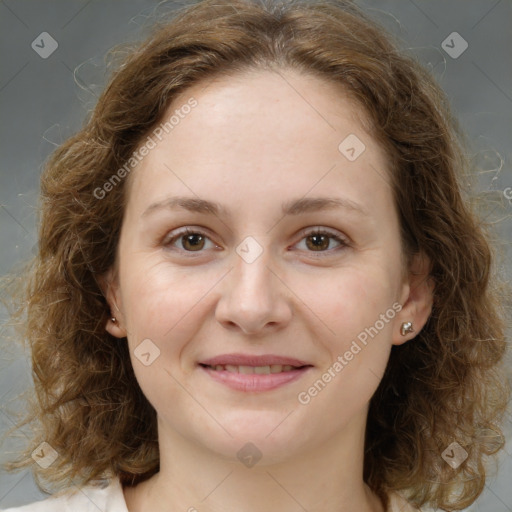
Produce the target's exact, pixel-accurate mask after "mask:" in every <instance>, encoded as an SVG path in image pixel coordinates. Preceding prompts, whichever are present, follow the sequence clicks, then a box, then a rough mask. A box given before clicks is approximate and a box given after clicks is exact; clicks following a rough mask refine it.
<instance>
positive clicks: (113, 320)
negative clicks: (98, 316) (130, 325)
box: [110, 316, 117, 324]
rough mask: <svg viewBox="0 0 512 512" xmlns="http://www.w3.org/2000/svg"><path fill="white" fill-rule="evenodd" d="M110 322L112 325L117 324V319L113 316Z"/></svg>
mask: <svg viewBox="0 0 512 512" xmlns="http://www.w3.org/2000/svg"><path fill="white" fill-rule="evenodd" d="M110 320H112V323H114V324H115V323H116V322H117V319H116V317H115V316H113V317H112V318H111V319H110Z"/></svg>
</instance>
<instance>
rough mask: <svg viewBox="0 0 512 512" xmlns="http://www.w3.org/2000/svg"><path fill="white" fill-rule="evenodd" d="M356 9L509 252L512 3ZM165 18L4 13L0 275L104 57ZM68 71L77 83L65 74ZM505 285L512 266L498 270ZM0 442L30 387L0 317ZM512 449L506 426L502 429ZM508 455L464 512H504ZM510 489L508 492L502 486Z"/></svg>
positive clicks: (21, 485) (30, 485)
mask: <svg viewBox="0 0 512 512" xmlns="http://www.w3.org/2000/svg"><path fill="white" fill-rule="evenodd" d="M358 4H360V5H362V6H364V7H368V9H369V12H371V14H372V15H373V16H374V17H375V18H376V19H377V20H379V21H380V22H381V23H382V24H384V25H385V26H386V27H387V28H388V29H389V30H391V31H392V32H393V33H395V34H396V35H397V36H399V37H400V38H401V39H402V41H403V43H404V48H407V49H408V50H409V51H410V52H412V53H414V54H415V55H417V56H418V58H419V59H420V60H421V61H422V62H423V63H424V64H425V65H426V66H428V67H430V68H431V69H433V72H434V74H435V75H436V77H437V78H438V80H439V82H440V83H441V85H442V86H443V88H444V89H445V91H446V92H447V93H448V95H449V97H450V100H451V102H452V106H453V108H454V111H455V113H456V114H457V115H458V117H459V119H460V120H461V123H462V126H463V127H464V128H465V130H466V132H467V134H468V136H469V137H470V139H471V141H472V144H473V148H472V157H473V158H474V162H475V163H476V164H477V165H479V166H480V167H481V168H482V171H481V172H480V173H479V174H478V176H477V182H478V187H479V191H480V192H481V193H482V194H483V195H485V196H487V197H490V198H492V199H493V200H494V206H492V208H490V209H489V210H488V213H487V215H488V216H489V219H496V220H497V221H499V222H498V223H497V232H498V234H499V236H500V237H501V244H500V247H502V248H503V250H504V251H508V253H506V254H508V256H507V259H508V261H510V260H511V258H510V248H509V245H510V240H512V222H511V219H510V216H511V213H512V201H509V200H507V198H506V197H505V194H504V190H505V189H506V188H507V187H512V172H511V166H510V162H511V148H512V145H511V137H510V136H511V126H512V65H511V64H512V62H511V54H510V49H511V48H512V33H511V28H510V27H511V26H512V2H511V1H510V0H435V1H434V0H433V1H427V0H414V1H413V0H385V1H378V0H371V1H370V0H362V1H359V2H358ZM165 9H168V7H164V8H162V7H161V6H158V2H156V1H150V0H130V1H124V2H121V1H114V0H102V1H99V0H98V1H92V0H89V1H83V0H82V1H76V0H71V1H70V0H58V1H57V0H54V1H48V0H47V1H45V2H42V1H36V0H16V1H15V0H7V1H5V0H4V1H0V40H1V42H0V52H1V60H0V62H1V63H2V66H1V71H0V108H1V120H2V122H1V123H0V148H1V166H0V275H3V274H5V273H7V272H9V271H10V270H12V269H13V265H15V264H17V263H18V262H19V261H21V260H23V259H25V258H26V257H27V256H29V255H30V253H31V251H32V250H33V248H34V244H35V243H36V231H35V226H36V210H35V207H36V205H37V195H38V186H39V175H40V172H41V166H42V163H43V161H44V160H45V158H46V157H47V156H48V155H49V153H50V152H51V151H52V150H53V149H54V148H55V146H56V145H58V144H60V143H61V142H62V141H64V140H65V139H66V138H67V137H69V136H70V135H72V134H73V133H74V132H76V131H77V130H78V129H79V128H80V127H81V124H82V121H83V118H84V116H85V114H86V112H87V111H88V110H90V109H91V108H92V107H93V106H94V102H95V100H96V97H97V96H98V93H99V91H100V90H101V88H102V85H103V84H104V81H105V76H104V64H103V62H104V60H103V59H104V55H105V53H106V52H107V50H109V49H110V48H111V47H112V46H114V45H115V44H118V43H121V42H124V41H130V40H138V39H140V38H142V37H143V36H144V35H145V34H146V32H147V27H148V25H149V24H150V21H151V20H150V19H149V20H148V16H151V15H154V14H155V13H156V14H158V12H163V11H164V10H165ZM454 31H455V32H458V33H459V34H460V35H461V36H462V37H463V38H464V39H465V40H466V41H467V43H468V45H469V46H468V49H467V50H466V51H465V52H464V53H462V54H461V55H460V56H459V57H458V58H452V57H451V56H449V55H448V54H447V53H446V52H445V51H444V50H443V49H442V47H441V44H442V42H443V41H444V40H445V39H446V38H447V36H448V35H449V34H451V33H452V32H454ZM42 32H48V33H50V34H51V35H52V37H53V38H54V39H55V40H56V41H57V42H58V48H57V50H56V51H55V52H54V53H53V54H52V55H50V56H49V57H48V58H47V59H43V58H41V57H40V56H39V55H38V54H37V53H36V52H35V51H34V50H33V49H32V47H31V43H32V42H33V41H34V40H36V38H37V37H38V36H39V34H41V33H42ZM73 71H75V75H74V73H73ZM500 270H501V272H502V276H503V278H504V279H507V280H510V276H511V275H512V269H511V267H510V264H506V265H500ZM0 315H1V316H0V319H1V320H2V323H1V325H0V329H1V330H0V340H2V350H1V351H0V372H1V373H0V404H1V408H0V432H4V431H5V430H6V429H7V428H9V427H11V426H12V424H13V418H12V416H11V415H10V414H9V412H8V411H7V410H6V406H7V405H8V406H9V407H10V408H12V407H14V408H16V404H17V401H16V397H17V395H18V393H19V392H21V391H24V390H25V389H27V387H28V386H29V385H30V382H31V377H30V363H29V361H28V354H24V353H23V351H22V349H21V348H19V347H17V346H15V345H12V344H10V343H7V341H6V340H7V336H6V335H7V334H9V333H10V330H9V329H8V328H7V327H5V326H4V325H3V324H4V323H5V320H6V314H5V311H3V310H1V311H0ZM505 428H506V431H507V437H508V439H511V438H512V416H511V415H510V414H509V415H508V416H507V423H506V425H505ZM23 435H24V433H23V432H21V433H19V435H18V437H11V438H8V439H7V440H5V441H4V443H3V444H2V445H0V453H1V454H2V459H1V460H4V457H5V454H6V453H8V452H9V450H12V449H13V448H15V447H16V446H18V445H19V442H21V441H22V440H23ZM511 475H512V447H511V442H510V441H509V443H508V444H507V446H506V448H505V450H504V451H502V452H501V456H500V458H499V461H498V466H497V468H494V467H493V468H491V475H490V478H489V480H488V481H487V485H486V489H485V492H484V493H483V495H482V496H481V497H480V498H479V499H478V500H477V502H476V503H475V504H474V505H473V506H472V507H470V508H469V509H467V510H471V511H480V510H481V511H485V512H505V511H512V486H511V485H510V483H511V482H510V480H511V479H510V476H511ZM507 484H508V485H507ZM43 497H45V495H43V494H42V493H40V492H39V491H38V489H37V488H36V486H35V484H34V482H33V480H32V476H31V473H30V472H29V471H27V472H24V473H23V472H22V473H15V474H5V473H1V472H0V507H1V508H6V507H9V506H17V505H21V504H25V503H28V502H31V501H35V500H39V499H42V498H43Z"/></svg>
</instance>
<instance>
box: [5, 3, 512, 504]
mask: <svg viewBox="0 0 512 512" xmlns="http://www.w3.org/2000/svg"><path fill="white" fill-rule="evenodd" d="M265 69H267V70H274V71H276V72H279V71H280V70H283V69H290V70H295V71H298V72H300V73H302V74H303V75H308V76H314V77H318V78H320V79H322V80H324V81H326V82H329V83H332V84H335V85H337V86H339V88H340V90H342V91H344V93H345V94H346V95H348V96H349V98H351V99H352V100H354V101H355V102H356V103H357V104H358V105H359V106H360V107H361V110H362V112H363V113H364V116H365V119H366V121H365V123H366V129H367V130H368V132H369V133H370V134H371V135H372V136H373V137H375V139H376V140H377V141H378V142H379V143H380V144H381V146H382V147H383V148H384V150H385V151H386V154H387V157H388V161H389V163H390V183H391V185H392V190H393V196H394V200H395V203H396V207H397V211H398V214H399V219H400V226H401V239H402V244H403V252H404V256H405V258H406V261H407V262H410V261H411V260H410V258H411V257H412V255H414V254H416V253H420V252H421V253H423V254H425V255H426V256H428V258H429V259H430V261H431V270H430V278H431V279H432V280H433V281H434V283H435V288H434V301H433V306H432V313H431V315H430V317H429V319H428V321H427V323H426V325H425V326H424V328H423V329H422V330H421V332H420V333H419V334H418V335H417V336H416V337H415V338H414V339H413V340H411V341H409V342H407V343H405V344H403V345H400V346H393V348H392V350H391V354H390V359H389V363H388V366H387V368H386V371H385V374H384V376H383V378H382V381H381V383H380V385H379V387H378V389H377V391H376V392H375V394H374V396H373V397H372V399H371V401H370V406H369V412H368V419H367V428H366V441H365V453H364V475H363V477H364V480H365V482H366V483H367V484H368V485H369V486H370V488H371V489H372V490H373V491H374V492H376V493H377V494H378V495H379V496H381V498H382V499H383V500H385V502H386V500H387V498H386V496H387V495H388V494H389V493H390V492H393V491H397V492H398V491H402V492H403V494H404V495H405V496H406V497H407V499H409V500H410V501H411V502H412V503H414V504H416V505H417V506H422V505H424V504H430V505H432V506H435V507H439V508H441V509H444V510H459V509H462V508H465V507H467V506H468V505H469V504H471V503H472V502H473V501H474V500H475V499H476V498H477V497H478V496H479V494H480V493H481V492H482V490H483V488H484V485H485V479H486V466H485V465H484V462H485V458H486V456H488V455H491V454H494V453H497V451H498V450H499V449H500V448H501V447H502V446H503V437H502V434H501V430H500V421H501V419H502V416H503V413H504V411H505V408H506V404H507V402H508V398H509V394H508V388H507V386H506V383H505V380H504V373H502V372H503V369H502V364H501V363H502V360H503V358H504V354H505V347H506V334H505V331H506V327H507V326H506V324H505V317H506V314H505V308H506V307H507V308H508V304H509V302H508V300H509V297H508V290H507V291H506V290H505V287H504V284H503V283H500V282H499V279H498V278H497V277H495V276H494V274H493V273H492V270H493V263H494V260H495V252H494V249H493V247H492V243H491V235H490V233H489V230H490V227H489V226H488V225H485V224H484V223H483V220H482V219H480V218H479V215H478V213H477V211H476V208H475V207H474V205H473V203H472V199H471V197H469V194H468V191H467V190H466V185H465V183H466V181H467V179H468V175H469V169H470V164H469V162H468V159H467V157H466V155H465V152H464V142H463V135H461V130H460V129H459V128H458V126H457V123H456V121H455V120H454V116H453V115H452V114H451V113H450V107H449V104H448V101H447V99H446V96H445V94H444V93H443V92H442V90H441V89H440V87H439V86H438V85H437V84H436V82H435V80H434V78H433V77H432V76H431V74H430V73H429V72H428V71H427V70H426V69H424V68H423V67H422V66H421V65H420V64H419V63H418V62H417V61H416V59H415V58H414V57H413V56H410V55H407V54H406V53H405V51H403V50H399V45H398V44H397V43H396V41H394V38H393V37H392V36H391V35H389V34H387V33H386V31H385V30H384V29H383V28H382V27H381V26H380V25H379V24H377V23H376V22H375V21H373V20H372V19H371V18H370V17H369V16H368V15H367V14H365V13H363V12H362V11H361V10H360V9H359V8H358V7H356V6H355V5H354V4H353V3H352V2H350V1H342V0H321V1H318V2H307V1H305V0H291V1H283V2H280V1H271V0H269V1H266V0H263V1H260V2H256V1H249V0H227V1H225V0H205V1H200V2H194V3H192V4H189V5H188V6H187V7H186V8H181V9H179V10H176V11H174V12H173V13H172V16H171V17H170V19H167V18H161V19H160V20H159V21H158V22H155V24H154V28H153V29H152V32H151V34H150V35H149V37H148V38H147V39H146V40H145V41H144V42H143V43H142V44H139V45H135V46H131V47H129V51H128V52H127V54H126V55H123V56H122V60H121V63H120V65H118V67H117V68H115V70H114V72H113V73H112V74H111V76H110V78H109V82H108V84H107V86H106V87H105V88H104V91H103V93H102V94H101V96H100V98H99V100H98V102H97V105H96V107H95V109H94V110H93V111H92V112H91V113H90V114H89V115H88V119H86V121H85V122H84V125H83V127H82V129H81V130H80V131H79V132H78V133H76V134H75V135H73V136H72V137H70V138H69V139H68V140H66V141H65V142H64V143H63V144H62V145H60V146H59V147H58V148H57V149H56V150H55V151H54V152H53V153H52V155H50V157H49V158H48V160H47V161H46V163H45V168H44V171H43V174H42V178H41V199H40V201H41V204H40V226H39V233H38V240H39V247H38V252H37V255H36V256H35V257H34V258H33V259H32V261H31V262H30V264H29V265H28V267H27V269H28V270H27V271H28V274H27V276H26V277H24V278H23V283H25V284H24V286H20V283H19V279H16V280H15V281H14V283H15V288H16V293H18V294H19V295H21V297H22V298H21V299H20V300H19V301H18V303H17V306H16V307H13V308H12V309H13V311H12V313H11V314H12V317H13V318H18V319H20V318H24V320H23V322H22V324H23V327H22V329H23V336H21V338H23V340H24V342H25V343H26V342H28V343H29V346H30V349H31V357H32V375H33V379H34V387H35V392H36V399H35V400H32V401H30V404H28V405H29V414H28V416H26V418H25V419H24V420H23V422H22V423H20V425H19V426H18V428H19V427H20V426H23V425H27V424H29V423H30V424H31V423H34V422H35V424H36V426H34V428H33V435H32V437H31V438H30V442H29V446H27V447H26V449H25V451H23V453H22V454H21V455H20V457H19V458H18V459H17V460H15V461H12V462H9V463H8V465H7V468H8V470H9V471H13V470H16V469H19V468H22V467H26V466H29V465H32V468H33V471H34V476H35V479H36V482H37V484H38V485H39V486H40V488H42V483H41V481H42V480H44V481H46V482H49V483H51V484H52V485H62V484H65V485H70V482H71V481H74V483H76V482H79V483H80V484H82V485H85V484H87V483H89V482H93V481H94V480H96V479H98V478H105V477H111V476H114V475H115V476H118V477H119V478H120V480H121V482H122V484H123V485H136V484H137V483H138V482H141V481H144V480H146V479H148V478H149V477H151V476H152V475H153V474H155V473H156V472H158V470H159V451H158V439H157V427H156V411H155V410H154V408H153V407H152V406H151V405H150V403H149V402H148V400H147V399H146V397H145V396H144V395H143V393H142V391H141V389H140V387H139V385H138V383H137V380H136V378H135V375H134V372H133V368H132V366H131V362H130V355H129V351H128V348H127V344H126V343H123V342H122V341H123V340H118V339H117V338H115V337H113V336H111V335H110V334H109V333H108V332H107V331H106V330H105V324H106V322H107V320H108V318H109V317H110V314H109V306H108V304H107V301H106V299H105V297H104V295H103V293H102V289H101V286H100V283H99V276H101V275H103V274H104V273H106V272H107V271H108V269H110V268H111V267H112V266H113V265H115V262H116V248H117V244H118V240H119V235H120V228H121V224H122V218H123V212H124V207H125V205H126V200H127V193H128V191H127V181H128V180H126V179H125V180H119V183H117V182H116V183H115V186H114V185H113V186H112V187H109V192H108V194H105V197H103V198H102V199H98V197H97V196H98V194H97V193H95V191H97V190H98V189H99V188H100V189H101V188H102V187H104V184H106V183H107V182H109V180H111V179H112V176H113V175H114V174H116V172H118V170H119V169H120V168H122V167H123V165H125V164H126V162H127V161H128V160H129V159H130V158H131V157H132V154H133V152H134V151H136V150H137V148H138V147H139V146H140V144H141V142H142V141H143V140H144V138H145V137H147V136H148V134H150V133H151V130H154V129H155V127H157V126H158V125H159V123H161V122H162V121H163V119H164V116H165V115H166V112H167V109H168V108H169V106H170V104H171V102H173V100H174V99H175V98H176V97H177V96H178V94H180V93H182V92H183V91H185V90H186V89H187V88H188V87H190V86H192V85H194V84H197V83H200V82H202V81H208V80H211V79H213V78H215V77H219V76H222V75H224V76H235V75H237V74H240V73H243V72H244V71H252V70H254V71H258V70H265ZM110 183H112V181H110ZM103 190H105V189H103ZM13 293H14V292H13ZM13 296H14V295H13ZM15 302H16V300H13V301H12V304H15ZM42 441H46V442H48V443H49V444H50V445H51V446H52V447H53V448H54V449H55V450H56V451H57V453H58V455H59V457H58V458H57V459H56V460H55V462H54V463H53V464H52V466H51V471H48V470H43V469H41V468H39V467H38V466H37V465H33V460H32V458H31V456H30V454H31V452H32V451H33V450H34V449H35V448H36V447H37V446H38V445H39V444H40V443H41V442H42ZM454 441H457V442H458V443H459V444H460V445H461V446H462V447H463V448H464V449H465V450H466V451H467V454H468V457H467V459H466V460H465V462H464V463H462V464H461V465H460V466H459V467H458V468H456V469H453V468H452V467H450V466H449V465H448V464H447V463H445V462H444V461H443V460H442V458H441V453H442V452H443V450H444V449H445V448H446V447H447V446H449V445H450V444H451V443H452V442H454Z"/></svg>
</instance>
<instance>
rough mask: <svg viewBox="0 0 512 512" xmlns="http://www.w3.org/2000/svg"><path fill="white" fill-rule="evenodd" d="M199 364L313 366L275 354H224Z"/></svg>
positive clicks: (213, 365)
mask: <svg viewBox="0 0 512 512" xmlns="http://www.w3.org/2000/svg"><path fill="white" fill-rule="evenodd" d="M199 364H201V365H204V366H212V367H213V368H215V366H218V365H221V366H226V365H231V366H239V367H240V366H251V367H262V366H272V365H281V366H292V367H293V368H301V367H303V366H312V365H310V364H309V363H307V362H306V361H301V360H300V359H295V358H293V357H286V356H277V355H273V354H266V355H261V356H257V355H249V354H223V355H220V356H216V357H212V358H210V359H205V360H204V361H201V362H200V363H199Z"/></svg>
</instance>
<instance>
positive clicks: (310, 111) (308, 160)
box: [130, 71, 387, 210]
mask: <svg viewBox="0 0 512 512" xmlns="http://www.w3.org/2000/svg"><path fill="white" fill-rule="evenodd" d="M192 100H193V102H195V106H194V107H193V108H186V109H185V108H183V106H184V105H187V104H188V105H190V104H193V103H191V101H192ZM185 112H186V114H185ZM364 115H365V113H364V112H363V110H362V109H361V108H360V107H359V106H358V105H357V104H356V102H355V101H353V100H352V99H351V98H350V97H348V96H347V95H346V94H344V93H343V91H342V89H341V87H336V86H335V85H333V84H331V83H328V82H325V81H323V80H321V79H319V78H317V77H313V76H309V75H303V74H299V73H297V72H292V71H279V72H274V71H251V72H247V73H244V74H239V75H234V76H223V77H219V78H216V79H212V80H210V81H203V82H200V83H198V84H196V85H194V86H192V87H190V88H188V89H186V90H185V91H183V92H182V93H181V94H180V95H179V96H178V97H176V98H175V100H174V101H173V103H172V104H171V105H170V107H169V108H168V109H167V112H166V115H165V116H164V122H165V121H168V120H170V119H171V118H173V123H172V129H169V130H168V132H165V133H163V134H162V137H161V140H157V141H156V146H155V147H154V148H153V149H151V151H149V153H148V154H147V155H146V156H145V157H144V158H143V160H142V161H141V162H140V163H139V164H138V165H137V166H136V168H135V170H134V172H133V173H132V175H131V181H133V184H132V186H131V187H130V188H131V191H130V197H131V196H134V197H131V199H130V201H131V202H132V203H133V201H135V202H136V203H137V204H138V209H139V210H140V208H142V206H143V205H146V206H147V203H148V202H149V200H150V199H151V200H152V201H153V200H154V199H158V198H161V199H164V198H165V197H166V196H167V195H169V193H171V192H173V193H176V194H183V193H187V195H190V194H191V193H192V194H195V195H197V196H200V197H204V198H207V197H205V196H208V194H209V193H211V192H215V193H216V194H217V195H218V193H219V192H222V193H223V194H225V197H226V199H230V200H234V199H236V194H237V193H238V192H240V191H241V189H242V188H243V185H244V184H245V187H246V189H247V190H246V191H247V192H250V193H251V194H250V195H251V196H252V198H253V199H254V200H258V197H260V198H261V196H267V198H268V196H269V191H270V190H274V191H276V190H277V191H280V192H281V194H280V196H281V197H280V198H279V199H280V201H281V200H284V199H285V197H284V196H283V194H284V193H285V191H286V190H290V191H292V190H293V191H295V192H299V193H300V192H301V191H302V194H306V193H307V192H308V190H311V189H312V188H315V192H319V191H321V190H322V188H323V189H324V191H327V190H329V189H331V188H332V186H334V184H335V183H337V184H338V185H339V184H340V183H341V182H342V183H343V187H344V188H345V189H348V190H350V189H352V190H353V191H355V190H356V189H358V188H361V186H362V184H363V185H364V183H366V189H368V190H367V192H368V191H369V189H370V188H371V187H372V186H373V187H375V186H378V187H381V188H382V187H383V186H387V184H386V180H385V177H386V173H387V169H386V167H387V161H386V157H385V154H384V152H383V150H382V149H381V148H380V147H379V145H378V144H377V143H376V141H375V140H374V139H373V138H372V137H371V136H370V135H369V134H368V133H367V132H366V131H365V130H364V129H363V124H362V122H361V120H362V119H364ZM354 137H355V138H354ZM345 140H349V141H352V142H353V141H356V143H357V144H360V146H361V147H364V151H363V153H362V154H361V158H357V160H353V161H350V160H349V159H347V155H346V154H343V152H342V151H341V150H340V143H342V146H343V144H344V141H345ZM349 145H350V144H349ZM352 145H353V144H352ZM345 146H346V144H345ZM361 147H359V146H358V147H357V148H356V150H357V151H358V152H359V151H360V150H361ZM343 149H344V150H346V149H351V148H344V147H343ZM349 156H350V155H349ZM372 168H373V169H372ZM372 173H373V174H375V173H378V174H380V176H372ZM341 178H342V179H341ZM340 179H341V182H340ZM376 179H377V181H375V180H376ZM363 188H365V187H364V186H363ZM359 193H360V195H364V193H365V191H364V190H360V191H359ZM374 193H375V191H374ZM292 195H293V196H296V195H297V194H296V193H293V194H292ZM356 195H357V194H356ZM247 197H249V196H246V198H247ZM139 203H140V204H139Z"/></svg>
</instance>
